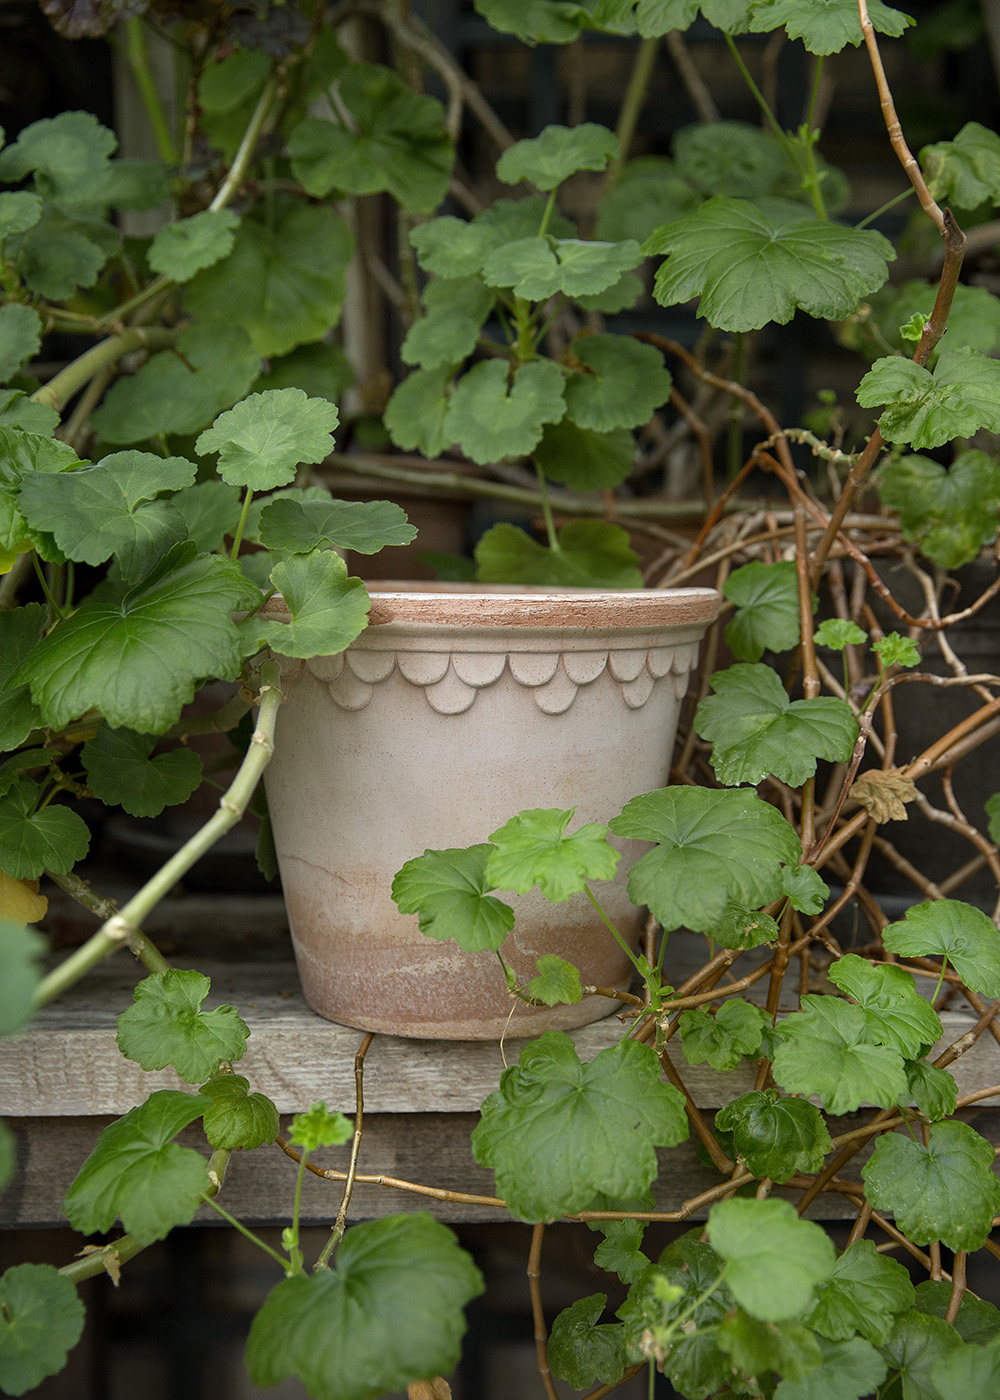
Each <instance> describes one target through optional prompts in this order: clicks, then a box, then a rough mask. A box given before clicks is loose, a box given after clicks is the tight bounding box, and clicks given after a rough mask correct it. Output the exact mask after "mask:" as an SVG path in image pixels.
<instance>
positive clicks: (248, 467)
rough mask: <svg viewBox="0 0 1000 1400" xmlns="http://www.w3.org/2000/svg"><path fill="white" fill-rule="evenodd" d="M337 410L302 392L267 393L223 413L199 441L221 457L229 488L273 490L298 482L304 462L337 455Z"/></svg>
mask: <svg viewBox="0 0 1000 1400" xmlns="http://www.w3.org/2000/svg"><path fill="white" fill-rule="evenodd" d="M337 422H338V414H337V409H336V406H335V405H334V404H332V403H329V402H328V401H327V400H326V399H311V398H309V396H308V395H307V394H305V393H303V391H302V390H301V389H266V390H265V391H264V393H262V394H251V395H250V397H249V398H246V399H244V400H243V401H242V403H238V404H237V405H236V407H235V408H230V409H228V410H227V411H226V412H225V413H222V414H220V415H219V417H218V418H216V420H215V422H214V423H213V424H212V426H211V427H210V428H207V429H206V430H205V432H203V433H202V434H201V436H200V437H199V438H198V441H197V442H196V443H195V451H196V452H198V453H199V454H201V455H205V454H207V453H209V452H218V454H219V475H220V476H221V477H222V479H223V481H227V482H229V484H230V485H231V486H249V487H250V488H251V490H253V491H269V490H271V489H273V488H274V487H275V486H287V485H288V483H289V482H290V481H294V479H295V472H296V469H297V468H298V467H299V466H300V465H301V464H302V463H303V462H309V463H313V462H322V460H323V458H324V457H326V456H328V455H329V453H331V452H332V451H333V437H332V433H333V430H334V428H335V427H336V426H337Z"/></svg>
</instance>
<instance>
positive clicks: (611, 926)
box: [583, 885, 642, 976]
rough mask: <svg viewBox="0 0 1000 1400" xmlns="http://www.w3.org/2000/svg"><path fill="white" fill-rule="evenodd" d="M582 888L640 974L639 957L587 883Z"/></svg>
mask: <svg viewBox="0 0 1000 1400" xmlns="http://www.w3.org/2000/svg"><path fill="white" fill-rule="evenodd" d="M583 888H584V890H585V891H586V894H587V898H588V899H589V900H590V902H591V904H592V905H593V906H594V908H595V909H596V910H597V913H598V915H599V916H600V919H601V922H602V923H603V924H605V925H606V927H607V928H608V929H610V930H611V932H612V933H613V934H614V936H615V938H616V940H617V941H618V944H619V946H620V947H621V950H622V952H623V953H624V954H625V956H626V957H627V958H628V960H629V962H630V963H631V964H632V966H633V967H634V968H635V970H636V972H638V973H639V975H640V976H642V966H641V964H640V962H639V959H638V958H637V957H636V955H635V954H634V953H633V952H632V949H631V948H630V947H629V946H628V944H627V943H626V942H625V940H624V938H622V936H621V934H620V933H619V932H618V930H617V929H616V928H615V926H614V924H613V923H612V922H611V920H610V919H609V918H608V916H607V914H606V913H605V912H604V909H603V908H602V907H601V904H600V903H599V901H598V899H597V897H596V895H595V894H594V891H593V890H592V889H591V888H590V886H589V885H584V887H583Z"/></svg>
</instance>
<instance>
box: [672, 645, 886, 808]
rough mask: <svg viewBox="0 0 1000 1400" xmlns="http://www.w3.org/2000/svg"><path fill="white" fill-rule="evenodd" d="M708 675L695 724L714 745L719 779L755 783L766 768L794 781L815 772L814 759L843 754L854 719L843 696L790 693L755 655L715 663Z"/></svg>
mask: <svg viewBox="0 0 1000 1400" xmlns="http://www.w3.org/2000/svg"><path fill="white" fill-rule="evenodd" d="M710 683H711V685H712V687H713V688H714V690H715V694H714V695H709V696H707V697H706V698H705V699H704V700H702V702H701V704H700V705H699V706H698V709H697V711H696V713H695V720H694V727H695V730H696V731H697V733H698V734H700V735H701V737H702V738H703V739H708V740H710V741H711V742H712V743H713V745H714V747H713V750H712V760H711V761H712V767H713V768H714V769H715V773H716V776H717V777H718V779H719V781H720V782H721V783H726V784H728V785H730V786H735V785H736V784H737V783H759V782H760V781H761V779H762V778H765V777H767V776H768V774H773V776H774V777H776V778H779V779H780V780H781V781H782V782H786V783H790V784H791V785H792V786H793V787H800V786H801V785H802V783H804V782H805V781H806V779H807V778H811V777H812V776H813V774H814V773H815V772H816V760H817V759H819V758H825V759H829V760H830V761H831V762H838V761H839V762H843V761H846V760H847V759H849V758H850V756H851V752H852V750H853V748H854V743H855V740H856V739H857V737H858V722H857V720H856V719H855V718H854V715H853V713H852V712H851V707H850V706H849V705H848V704H847V703H846V701H844V700H837V699H834V698H833V697H832V696H828V695H820V696H817V697H816V698H815V699H811V700H790V699H789V697H788V695H787V693H786V691H785V688H784V686H783V685H782V684H781V681H780V679H779V678H778V675H777V673H776V672H774V671H772V670H771V668H770V667H769V666H763V665H761V664H759V663H754V662H743V663H741V664H739V665H736V666H730V667H729V669H728V670H727V671H717V672H716V673H715V675H714V676H712V677H711V678H710Z"/></svg>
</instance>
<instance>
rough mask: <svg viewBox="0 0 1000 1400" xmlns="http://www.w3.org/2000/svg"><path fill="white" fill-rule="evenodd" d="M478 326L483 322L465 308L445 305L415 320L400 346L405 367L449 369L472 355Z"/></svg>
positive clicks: (476, 340)
mask: <svg viewBox="0 0 1000 1400" xmlns="http://www.w3.org/2000/svg"><path fill="white" fill-rule="evenodd" d="M455 280H456V281H459V280H464V279H459V278H456V279H455ZM432 285H434V284H432ZM480 285H481V284H480ZM483 291H484V292H485V291H486V288H485V287H484V288H483ZM488 296H489V293H488V292H487V297H488ZM481 327H482V321H481V320H478V319H477V318H476V317H475V316H473V315H470V314H469V312H468V311H466V310H465V309H464V307H462V306H444V307H442V308H441V309H440V310H436V311H432V312H428V314H427V315H425V316H421V317H420V319H419V320H417V321H414V323H413V325H412V326H411V327H410V329H409V330H408V331H407V333H406V339H405V340H404V341H403V344H402V345H401V347H400V351H399V353H400V356H401V358H402V359H403V360H404V362H405V363H406V364H408V365H420V366H421V367H422V368H423V369H434V368H436V367H437V366H438V365H446V366H448V367H449V368H450V367H451V366H452V365H457V364H459V363H460V362H461V361H462V360H464V359H466V358H467V357H468V356H469V355H471V354H472V352H473V350H475V348H476V345H477V344H478V341H479V332H480V328H481Z"/></svg>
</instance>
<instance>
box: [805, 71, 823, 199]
mask: <svg viewBox="0 0 1000 1400" xmlns="http://www.w3.org/2000/svg"><path fill="white" fill-rule="evenodd" d="M822 80H823V56H822V54H821V55H820V56H819V57H818V58H817V59H816V70H815V73H814V75H813V85H812V92H811V93H810V95H809V112H808V115H807V116H806V120H805V127H804V129H803V130H802V131H801V132H800V135H801V137H802V146H803V149H804V151H805V157H806V171H805V174H806V186H807V188H808V191H809V197H810V199H811V200H812V203H813V208H814V209H815V210H816V213H817V215H818V216H819V218H821V219H825V218H826V217H827V213H826V202H825V200H824V199H823V190H822V186H821V182H820V178H819V171H818V170H817V168H816V139H817V137H818V135H819V133H818V132H817V131H816V129H815V127H814V126H813V122H814V121H815V116H816V103H817V101H818V100H819V90H820V84H821V82H822Z"/></svg>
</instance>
